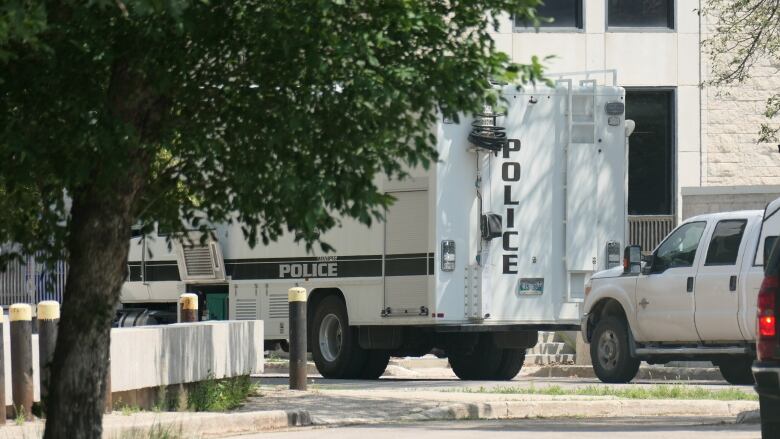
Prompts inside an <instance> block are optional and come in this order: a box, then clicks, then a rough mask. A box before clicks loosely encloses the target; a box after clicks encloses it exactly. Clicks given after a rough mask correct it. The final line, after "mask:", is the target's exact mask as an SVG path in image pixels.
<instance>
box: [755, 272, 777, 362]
mask: <svg viewBox="0 0 780 439" xmlns="http://www.w3.org/2000/svg"><path fill="white" fill-rule="evenodd" d="M778 287H780V281H779V280H778V278H777V276H766V277H764V281H763V282H762V283H761V290H759V292H758V316H757V317H758V318H757V320H758V328H757V329H758V331H757V332H758V333H757V334H756V335H757V336H758V341H757V343H756V344H757V345H756V348H757V349H756V350H757V351H758V352H757V353H758V359H759V360H764V359H769V358H772V357H773V356H774V354H775V352H774V351H775V345H776V344H777V320H776V316H775V309H776V307H775V306H776V302H775V301H776V297H777V292H778V289H780V288H778Z"/></svg>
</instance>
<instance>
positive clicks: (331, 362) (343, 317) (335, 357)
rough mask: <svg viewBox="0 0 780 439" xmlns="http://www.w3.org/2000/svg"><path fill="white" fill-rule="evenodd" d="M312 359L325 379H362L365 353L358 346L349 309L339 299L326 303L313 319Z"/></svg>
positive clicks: (334, 298) (316, 311) (327, 299)
mask: <svg viewBox="0 0 780 439" xmlns="http://www.w3.org/2000/svg"><path fill="white" fill-rule="evenodd" d="M311 334H312V341H313V343H312V347H311V355H312V357H313V358H314V364H315V365H317V370H318V371H319V372H320V374H321V375H322V376H323V377H324V378H359V377H360V375H361V372H362V371H363V366H364V365H365V364H366V358H367V357H366V351H365V350H363V349H362V348H361V347H360V345H359V344H358V338H357V331H356V330H355V328H351V327H350V326H349V319H348V318H347V308H346V306H345V305H344V301H343V300H342V299H341V298H340V297H337V296H328V297H326V298H325V299H323V300H322V301H321V302H320V303H319V305H318V306H317V309H316V310H315V311H314V318H313V319H312V332H311Z"/></svg>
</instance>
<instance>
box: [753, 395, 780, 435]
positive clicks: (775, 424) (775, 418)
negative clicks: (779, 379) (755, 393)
mask: <svg viewBox="0 0 780 439" xmlns="http://www.w3.org/2000/svg"><path fill="white" fill-rule="evenodd" d="M758 404H759V407H760V409H759V410H760V412H761V437H762V438H764V439H769V438H778V437H780V396H779V397H777V398H771V397H768V396H759V397H758Z"/></svg>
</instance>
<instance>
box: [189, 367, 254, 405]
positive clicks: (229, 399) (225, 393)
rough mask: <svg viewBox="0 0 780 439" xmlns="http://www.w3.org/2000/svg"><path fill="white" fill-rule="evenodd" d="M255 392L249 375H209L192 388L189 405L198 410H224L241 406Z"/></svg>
mask: <svg viewBox="0 0 780 439" xmlns="http://www.w3.org/2000/svg"><path fill="white" fill-rule="evenodd" d="M254 392H255V386H254V385H253V384H252V382H251V380H250V379H249V376H248V375H242V376H238V377H234V378H225V379H221V380H218V379H215V378H214V375H209V378H208V379H207V380H205V381H201V382H200V383H198V384H197V385H196V386H195V387H194V388H193V389H192V390H190V392H189V396H188V398H187V405H188V406H189V408H190V409H192V410H194V411H196V412H224V411H227V410H232V409H234V408H236V407H238V406H240V405H241V404H243V403H244V401H246V399H247V397H248V396H249V395H251V394H253V393H254Z"/></svg>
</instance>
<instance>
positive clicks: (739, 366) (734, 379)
mask: <svg viewBox="0 0 780 439" xmlns="http://www.w3.org/2000/svg"><path fill="white" fill-rule="evenodd" d="M752 365H753V359H752V358H749V357H737V358H727V359H724V360H720V361H718V368H719V369H720V374H721V375H723V379H725V380H726V381H728V383H729V384H733V385H735V386H739V385H749V384H753V383H754V379H753V372H752V371H751V370H750V366H752Z"/></svg>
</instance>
